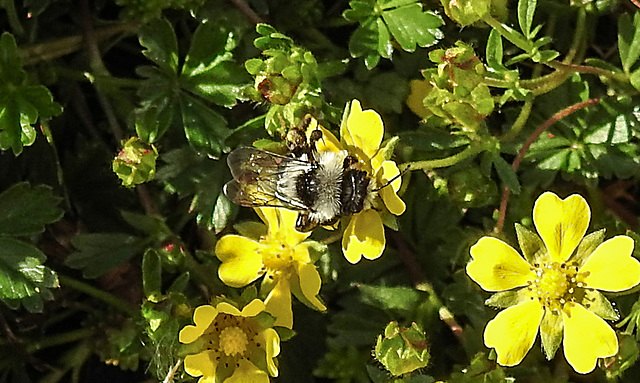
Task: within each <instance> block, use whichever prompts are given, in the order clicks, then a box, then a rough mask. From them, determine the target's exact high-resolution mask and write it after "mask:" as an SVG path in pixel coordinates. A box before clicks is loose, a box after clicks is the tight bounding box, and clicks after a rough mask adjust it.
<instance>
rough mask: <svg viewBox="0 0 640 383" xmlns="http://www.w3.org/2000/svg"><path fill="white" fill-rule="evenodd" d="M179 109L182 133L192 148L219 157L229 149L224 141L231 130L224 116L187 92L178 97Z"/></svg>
mask: <svg viewBox="0 0 640 383" xmlns="http://www.w3.org/2000/svg"><path fill="white" fill-rule="evenodd" d="M180 110H181V113H182V122H183V124H184V133H185V135H186V137H187V140H188V141H189V145H190V146H191V148H193V150H195V151H196V152H197V153H202V154H206V155H208V156H210V157H213V158H219V157H220V155H221V154H222V151H223V150H229V148H227V147H226V146H225V145H224V141H225V139H226V138H227V136H229V134H231V130H230V129H229V128H228V127H227V121H225V119H224V117H222V116H221V115H220V114H219V113H217V112H215V111H214V110H213V109H211V108H209V107H208V106H206V105H205V104H204V103H202V102H200V101H199V100H198V99H196V98H194V97H191V96H189V95H187V94H183V95H182V97H181V98H180Z"/></svg>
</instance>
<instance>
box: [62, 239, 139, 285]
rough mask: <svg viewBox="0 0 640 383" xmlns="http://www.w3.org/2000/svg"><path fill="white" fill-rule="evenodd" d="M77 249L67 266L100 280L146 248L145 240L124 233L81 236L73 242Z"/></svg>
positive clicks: (68, 259)
mask: <svg viewBox="0 0 640 383" xmlns="http://www.w3.org/2000/svg"><path fill="white" fill-rule="evenodd" d="M71 244H72V245H73V246H74V247H75V248H76V249H77V251H76V252H74V253H71V255H69V257H68V258H67V259H66V261H65V264H66V265H67V266H69V267H71V268H74V269H82V275H83V276H84V277H85V278H89V279H93V278H98V277H100V276H102V275H104V274H106V273H108V272H109V271H111V270H113V269H114V268H116V267H118V266H120V265H123V264H125V263H126V262H128V261H129V259H131V258H132V257H133V256H135V255H137V254H140V253H141V252H142V250H143V249H144V247H145V241H144V239H142V238H140V237H135V236H132V235H128V234H123V233H91V234H80V235H78V236H77V237H75V238H73V239H72V240H71Z"/></svg>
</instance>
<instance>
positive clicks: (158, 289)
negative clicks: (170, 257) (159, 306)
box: [142, 249, 162, 302]
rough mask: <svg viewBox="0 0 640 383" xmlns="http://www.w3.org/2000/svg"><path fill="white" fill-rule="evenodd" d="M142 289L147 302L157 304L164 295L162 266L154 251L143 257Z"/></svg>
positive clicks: (151, 250) (150, 250) (147, 252)
mask: <svg viewBox="0 0 640 383" xmlns="http://www.w3.org/2000/svg"><path fill="white" fill-rule="evenodd" d="M142 289H143V290H144V295H145V297H147V300H150V301H152V302H157V300H158V299H159V298H160V296H161V295H162V264H161V263H160V256H159V255H158V252H157V251H155V250H154V249H149V250H147V251H146V252H145V253H144V255H143V256H142Z"/></svg>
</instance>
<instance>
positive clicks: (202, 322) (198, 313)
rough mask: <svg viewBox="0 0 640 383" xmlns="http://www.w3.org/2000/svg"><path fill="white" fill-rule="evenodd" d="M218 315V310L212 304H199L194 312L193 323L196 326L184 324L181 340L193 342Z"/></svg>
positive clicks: (182, 341)
mask: <svg viewBox="0 0 640 383" xmlns="http://www.w3.org/2000/svg"><path fill="white" fill-rule="evenodd" d="M217 315H218V310H216V309H215V307H213V306H211V305H203V306H198V307H197V308H196V309H195V310H194V312H193V323H195V326H192V325H188V326H184V328H183V329H182V330H180V334H179V340H180V343H185V344H186V343H191V342H194V341H195V340H196V339H198V338H199V337H200V336H201V335H202V334H203V333H204V332H205V330H206V329H207V328H209V325H210V324H211V322H213V320H214V319H215V318H216V316H217Z"/></svg>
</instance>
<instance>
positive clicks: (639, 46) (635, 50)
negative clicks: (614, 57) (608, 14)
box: [618, 12, 640, 73]
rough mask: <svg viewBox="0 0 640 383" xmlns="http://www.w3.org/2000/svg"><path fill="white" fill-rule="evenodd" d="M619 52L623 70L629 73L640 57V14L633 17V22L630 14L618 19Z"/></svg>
mask: <svg viewBox="0 0 640 383" xmlns="http://www.w3.org/2000/svg"><path fill="white" fill-rule="evenodd" d="M618 52H619V53H620V61H621V62H622V69H624V71H625V72H626V73H629V71H630V70H631V67H632V66H633V64H635V62H636V61H638V57H640V13H638V12H636V13H635V14H634V15H633V20H631V16H630V15H629V14H628V13H625V14H623V15H621V16H620V17H619V19H618Z"/></svg>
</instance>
